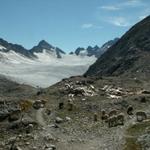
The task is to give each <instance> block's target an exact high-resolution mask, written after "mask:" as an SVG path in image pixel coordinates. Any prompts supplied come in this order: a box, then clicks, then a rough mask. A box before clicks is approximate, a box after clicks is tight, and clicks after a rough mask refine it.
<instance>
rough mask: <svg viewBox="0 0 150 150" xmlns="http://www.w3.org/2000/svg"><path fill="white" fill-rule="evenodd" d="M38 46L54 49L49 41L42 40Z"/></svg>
mask: <svg viewBox="0 0 150 150" xmlns="http://www.w3.org/2000/svg"><path fill="white" fill-rule="evenodd" d="M38 46H42V47H52V45H50V44H49V43H48V42H47V41H45V40H41V41H40V42H39V44H38Z"/></svg>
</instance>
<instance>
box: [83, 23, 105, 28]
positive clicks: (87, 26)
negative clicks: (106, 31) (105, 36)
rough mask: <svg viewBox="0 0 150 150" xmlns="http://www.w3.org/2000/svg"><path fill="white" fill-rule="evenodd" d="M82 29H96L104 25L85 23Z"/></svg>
mask: <svg viewBox="0 0 150 150" xmlns="http://www.w3.org/2000/svg"><path fill="white" fill-rule="evenodd" d="M81 28H82V29H90V28H95V29H102V28H103V27H102V26H99V25H94V24H92V23H85V24H83V25H82V26H81Z"/></svg>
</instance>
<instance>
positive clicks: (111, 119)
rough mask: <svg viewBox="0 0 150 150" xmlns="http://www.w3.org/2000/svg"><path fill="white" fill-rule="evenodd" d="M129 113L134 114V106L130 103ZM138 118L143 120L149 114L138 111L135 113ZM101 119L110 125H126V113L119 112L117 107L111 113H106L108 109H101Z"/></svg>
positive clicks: (140, 120) (95, 115)
mask: <svg viewBox="0 0 150 150" xmlns="http://www.w3.org/2000/svg"><path fill="white" fill-rule="evenodd" d="M127 114H128V115H133V107H132V106H131V105H130V106H129V107H128V108H127ZM135 115H136V120H137V121H138V122H142V121H144V120H146V119H147V114H146V112H144V111H137V112H136V113H135ZM96 117H97V114H94V120H95V121H96ZM101 119H102V120H103V121H105V122H107V123H108V127H115V126H118V125H124V121H125V114H124V113H122V112H121V113H119V114H118V111H117V110H116V109H113V110H111V111H110V112H109V113H106V110H102V111H101Z"/></svg>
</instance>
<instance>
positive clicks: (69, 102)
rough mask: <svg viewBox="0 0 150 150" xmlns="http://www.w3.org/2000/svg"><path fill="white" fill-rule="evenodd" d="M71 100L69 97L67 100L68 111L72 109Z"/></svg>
mask: <svg viewBox="0 0 150 150" xmlns="http://www.w3.org/2000/svg"><path fill="white" fill-rule="evenodd" d="M73 105H74V104H73V101H72V100H71V99H69V100H68V111H72V110H73Z"/></svg>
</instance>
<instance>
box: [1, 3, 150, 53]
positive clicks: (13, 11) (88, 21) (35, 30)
mask: <svg viewBox="0 0 150 150" xmlns="http://www.w3.org/2000/svg"><path fill="white" fill-rule="evenodd" d="M0 2H1V4H0V37H1V38H4V39H6V40H7V41H9V42H12V43H18V44H22V45H23V46H24V47H26V48H31V47H32V46H34V45H37V43H38V42H39V41H40V40H42V39H44V40H46V41H48V42H49V43H50V44H52V45H54V46H58V47H60V48H61V49H63V50H65V51H73V50H75V49H76V48H77V47H79V46H80V47H87V46H88V45H91V46H94V45H96V44H97V45H99V46H101V45H102V44H103V43H104V42H106V41H108V40H110V39H113V38H115V37H120V36H121V35H123V34H124V33H125V32H126V31H127V30H128V29H129V28H130V27H131V26H132V25H134V24H135V23H137V22H138V21H140V20H141V19H143V18H144V17H145V16H147V15H150V0H1V1H0Z"/></svg>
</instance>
